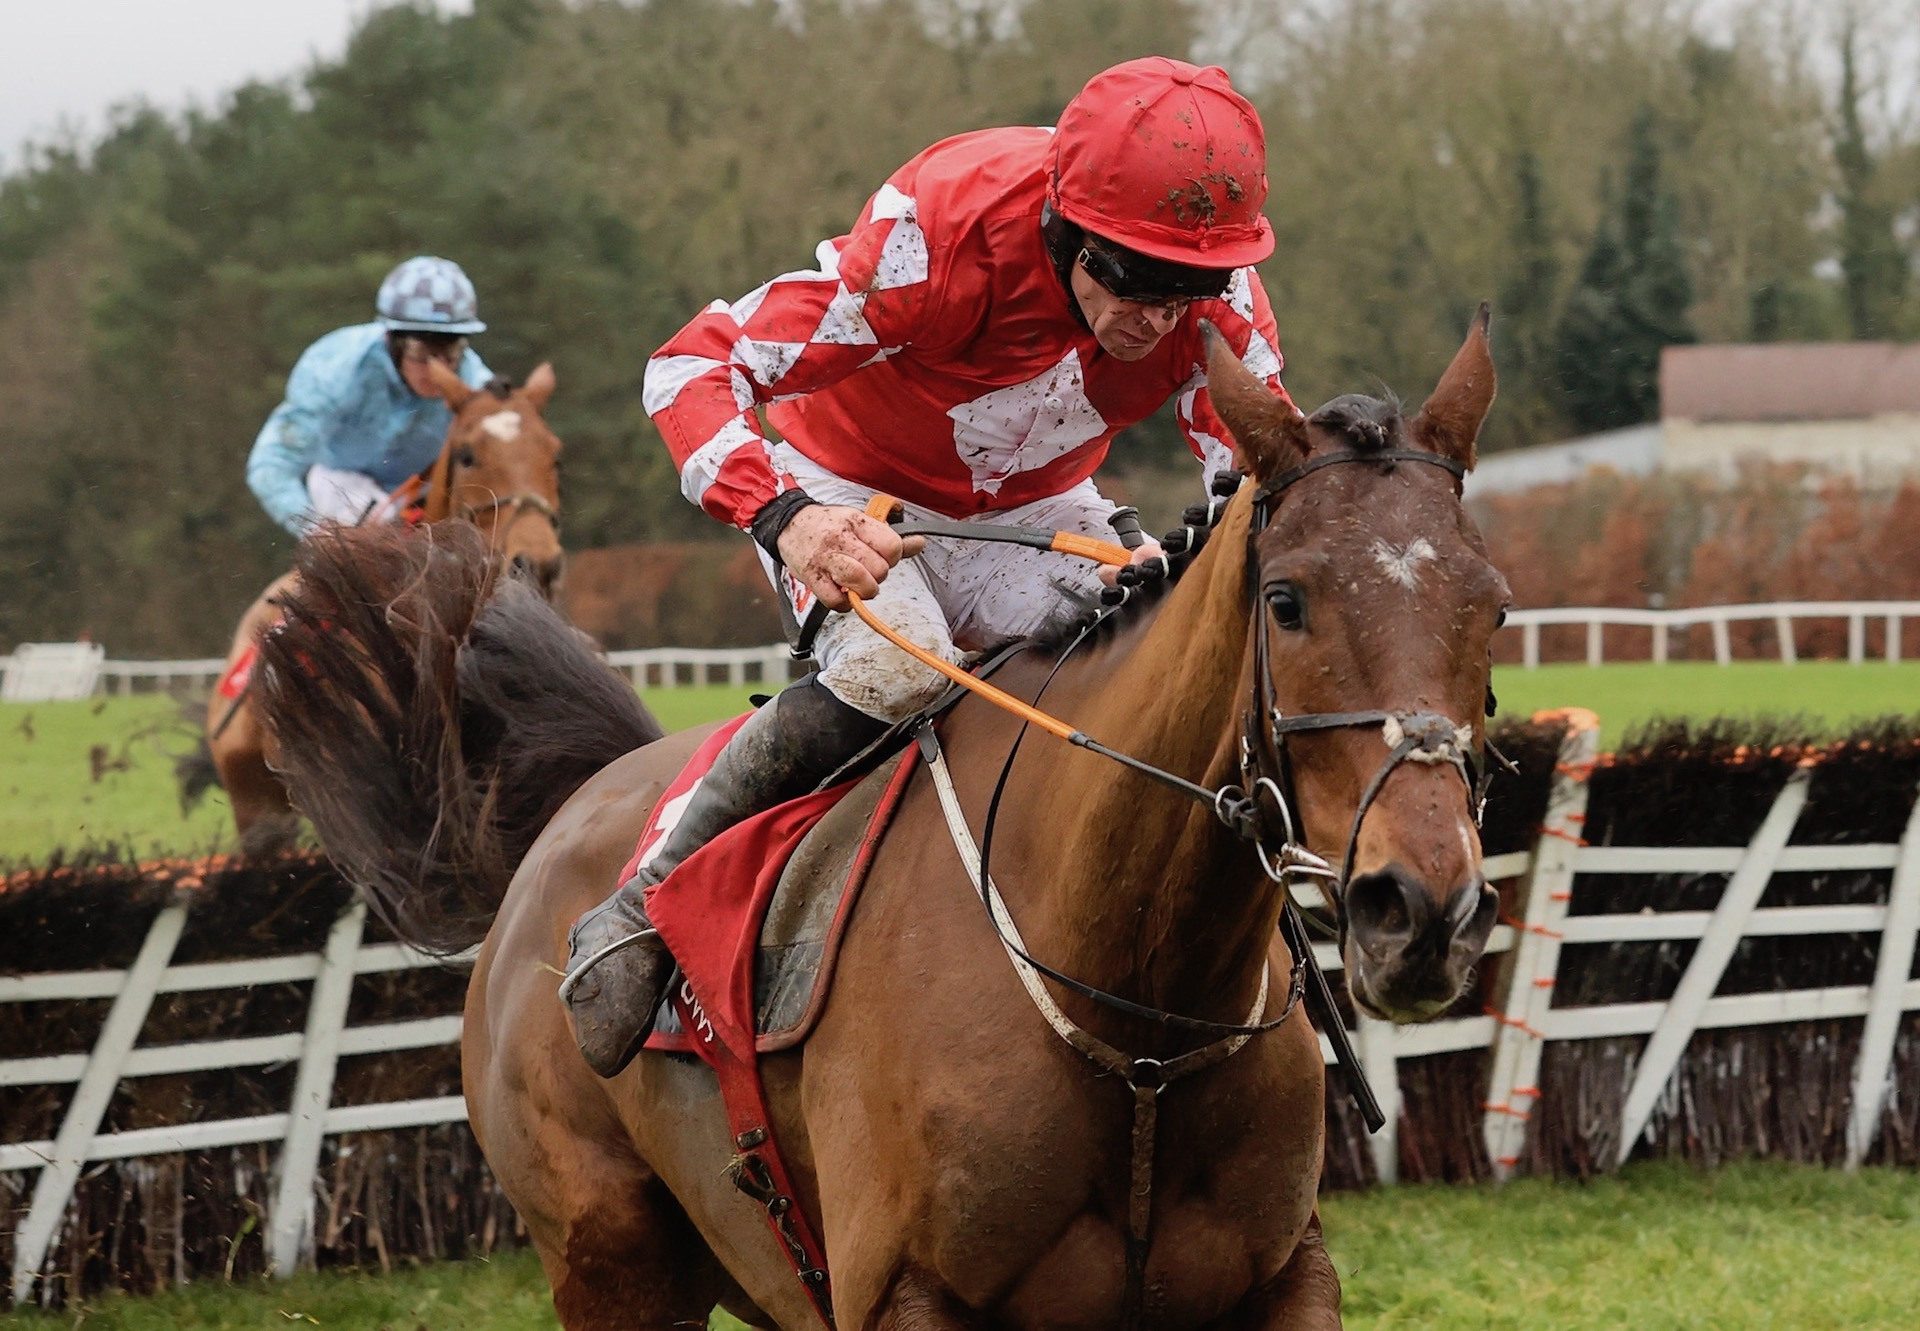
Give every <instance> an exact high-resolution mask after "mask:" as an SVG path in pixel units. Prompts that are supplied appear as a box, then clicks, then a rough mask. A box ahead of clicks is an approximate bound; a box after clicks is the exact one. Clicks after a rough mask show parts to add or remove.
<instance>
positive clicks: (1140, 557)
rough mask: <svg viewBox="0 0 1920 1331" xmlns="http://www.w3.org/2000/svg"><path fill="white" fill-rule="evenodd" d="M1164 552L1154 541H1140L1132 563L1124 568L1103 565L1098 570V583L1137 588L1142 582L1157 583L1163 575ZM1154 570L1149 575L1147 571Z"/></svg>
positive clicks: (1158, 543)
mask: <svg viewBox="0 0 1920 1331" xmlns="http://www.w3.org/2000/svg"><path fill="white" fill-rule="evenodd" d="M1166 562H1167V561H1166V551H1164V550H1162V549H1161V548H1160V542H1158V541H1155V540H1151V539H1149V540H1146V541H1142V542H1141V543H1140V544H1139V545H1137V546H1135V547H1134V551H1133V562H1132V563H1131V564H1128V565H1127V566H1126V567H1125V568H1115V567H1114V566H1113V565H1111V564H1108V565H1104V566H1103V567H1102V568H1101V570H1100V581H1101V582H1103V583H1105V584H1106V585H1107V586H1109V587H1137V586H1139V585H1140V584H1141V583H1143V582H1152V581H1157V580H1158V579H1159V578H1161V577H1162V576H1164V575H1165V573H1166V571H1167V568H1166ZM1149 569H1151V570H1154V571H1153V572H1152V573H1151V574H1149V573H1148V572H1147V570H1149Z"/></svg>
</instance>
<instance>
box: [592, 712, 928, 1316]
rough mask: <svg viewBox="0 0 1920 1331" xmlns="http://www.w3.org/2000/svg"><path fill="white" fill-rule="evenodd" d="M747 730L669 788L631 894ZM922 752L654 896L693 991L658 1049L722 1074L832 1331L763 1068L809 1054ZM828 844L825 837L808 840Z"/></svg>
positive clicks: (727, 840)
mask: <svg viewBox="0 0 1920 1331" xmlns="http://www.w3.org/2000/svg"><path fill="white" fill-rule="evenodd" d="M746 719H747V718H746V717H744V716H742V717H738V718H736V719H735V720H733V721H730V722H728V723H727V724H726V725H724V726H722V727H720V729H718V730H717V731H715V732H714V733H713V734H712V735H711V736H709V737H708V739H707V741H706V742H705V743H704V744H702V745H701V746H700V748H699V749H698V750H696V751H695V753H694V755H693V757H692V759H691V760H690V761H689V762H688V763H687V765H686V767H685V768H684V769H683V770H682V771H681V772H680V774H679V775H678V776H676V777H675V778H674V779H673V781H672V782H671V783H670V784H669V785H668V786H667V789H666V791H665V792H664V793H663V794H662V795H661V797H660V801H659V803H658V804H657V805H655V806H654V811H653V815H652V816H651V817H650V818H649V819H648V820H647V826H646V828H645V830H644V831H643V832H642V833H641V835H640V844H639V846H638V848H637V849H635V851H634V854H633V858H632V859H631V860H630V861H628V863H627V867H626V869H625V871H624V872H623V873H622V875H621V881H622V882H625V881H626V880H627V879H628V878H631V877H632V876H633V872H634V870H635V869H636V868H637V867H638V866H639V864H640V862H641V861H642V860H643V859H645V858H646V856H647V855H648V854H649V853H650V852H652V850H653V849H654V848H655V846H656V845H657V843H658V842H659V841H660V839H661V838H663V837H664V836H666V835H667V833H668V832H669V831H670V830H671V829H672V825H673V822H674V821H675V820H676V819H678V817H679V816H680V814H681V813H682V812H683V811H684V810H685V808H686V806H687V801H688V800H689V799H690V798H691V796H692V794H693V790H694V787H695V786H696V785H697V784H698V783H699V781H700V779H701V777H703V776H705V775H706V773H707V771H708V770H709V769H710V768H711V767H712V766H713V760H714V758H715V757H716V756H717V755H718V754H719V752H720V750H721V749H722V748H724V747H725V746H726V743H727V741H728V739H730V738H731V737H732V736H733V732H734V731H736V730H738V729H739V728H740V727H741V725H742V724H744V723H745V721H746ZM916 752H917V749H915V748H912V747H909V748H908V750H907V755H906V756H905V757H904V758H901V759H900V760H898V761H897V762H895V763H894V764H893V765H892V767H891V769H889V768H888V767H886V766H884V765H883V766H882V767H881V768H880V769H879V770H876V771H874V772H871V773H869V774H868V775H867V776H866V777H865V778H864V779H862V778H854V779H851V780H847V781H843V782H841V783H840V784H839V785H836V786H830V787H828V788H827V789H825V790H819V791H815V792H814V793H813V794H811V795H806V796H802V797H801V798H800V799H797V800H791V801H789V802H788V803H786V804H781V805H777V806H776V807H774V808H772V809H768V810H767V811H766V812H764V813H761V814H757V815H755V816H754V817H752V818H748V819H746V820H745V821H744V822H741V823H738V824H736V825H734V826H733V827H731V828H729V829H727V830H726V831H725V832H722V833H721V834H720V835H719V836H717V837H715V838H714V839H713V840H712V841H710V842H708V843H707V844H706V845H704V846H702V847H701V848H700V849H699V850H697V851H695V852H694V853H693V854H692V855H689V856H688V857H687V858H686V859H685V860H683V861H681V863H680V865H679V866H678V867H677V868H675V869H674V871H673V872H672V873H670V874H668V875H667V878H666V880H665V881H664V882H662V883H660V884H659V885H658V886H657V887H655V888H654V889H653V890H652V891H650V892H649V893H648V894H647V914H648V917H649V918H650V919H652V921H653V924H654V927H655V928H656V929H658V930H659V931H660V937H661V938H662V939H663V940H664V941H665V943H666V945H667V948H668V950H669V951H671V952H672V953H673V956H674V960H676V961H677V962H679V964H680V971H681V975H682V977H683V978H682V980H681V982H680V983H679V984H677V985H676V986H675V988H674V992H673V994H672V995H671V996H670V997H669V1000H668V1003H667V1004H666V1005H664V1008H663V1012H662V1014H661V1015H662V1017H663V1018H666V1017H669V1016H671V1017H675V1018H677V1020H675V1021H671V1022H669V1021H666V1020H662V1021H661V1022H659V1023H657V1024H656V1026H655V1028H654V1032H653V1034H652V1035H651V1036H649V1037H648V1039H647V1048H649V1049H655V1050H665V1051H669V1052H673V1051H682V1052H685V1051H691V1052H693V1053H695V1054H698V1055H699V1056H700V1058H701V1059H702V1060H703V1061H704V1062H706V1063H707V1064H708V1065H709V1066H710V1067H712V1068H713V1071H714V1075H715V1078H716V1079H717V1081H718V1082H719V1086H720V1098H721V1102H722V1104H723V1105H724V1106H725V1107H726V1113H727V1127H728V1133H729V1135H730V1136H731V1137H732V1139H733V1148H734V1151H735V1154H734V1156H733V1158H732V1160H731V1161H730V1162H729V1163H728V1166H727V1171H728V1173H729V1175H730V1176H731V1177H732V1179H733V1181H734V1184H735V1185H736V1186H737V1187H739V1188H740V1190H741V1191H742V1192H743V1193H745V1194H746V1195H747V1196H748V1197H750V1198H752V1199H753V1201H754V1203H755V1204H757V1205H758V1206H760V1207H761V1208H762V1210H763V1212H764V1218H765V1220H766V1223H767V1226H768V1228H769V1229H770V1230H771V1231H772V1234H773V1237H774V1241H775V1242H776V1244H777V1246H778V1248H779V1251H780V1252H781V1253H782V1255H784V1256H785V1257H786V1258H787V1260H788V1262H789V1263H790V1264H791V1265H792V1267H793V1271H794V1274H795V1276H796V1277H797V1278H798V1279H799V1281H800V1285H801V1288H802V1289H803V1290H804V1291H805V1292H806V1295H807V1298H808V1300H809V1301H810V1302H811V1303H812V1305H813V1309H814V1311H815V1313H817V1314H818V1315H819V1318H820V1321H821V1322H822V1323H823V1324H824V1325H825V1326H827V1327H829V1328H831V1327H832V1325H833V1316H832V1308H833V1296H832V1292H831V1289H830V1285H829V1280H828V1277H827V1256H826V1250H825V1248H824V1247H823V1246H822V1245H821V1243H820V1239H819V1236H818V1235H817V1234H816V1233H815V1232H814V1230H813V1227H812V1224H811V1223H810V1222H809V1220H808V1219H807V1215H806V1210H805V1207H804V1206H802V1205H799V1204H798V1200H799V1193H798V1190H797V1189H796V1188H795V1186H794V1181H793V1176H792V1173H791V1171H790V1170H788V1168H787V1166H786V1161H785V1160H784V1159H783V1158H782V1157H781V1154H780V1147H779V1143H778V1141H777V1140H776V1139H775V1133H774V1125H773V1119H772V1116H771V1114H770V1113H769V1111H768V1108H767V1102H766V1092H765V1088H764V1087H763V1086H762V1084H761V1080H760V1064H759V1058H760V1055H761V1053H763V1052H767V1051H770V1050H773V1049H783V1048H791V1047H792V1046H793V1045H796V1044H798V1043H800V1041H802V1040H804V1039H805V1038H806V1034H807V1032H808V1031H809V1030H810V1029H811V1028H812V1024H813V1020H814V1018H815V1017H816V1016H818V1014H819V1010H820V1007H821V1005H822V1003H823V1002H824V999H825V993H826V989H827V986H828V985H829V984H830V983H831V981H832V972H833V959H834V953H835V951H836V950H837V949H838V946H839V942H840V939H841V937H842V936H843V935H844V931H845V924H846V921H847V918H848V916H849V914H850V913H851V911H852V907H853V903H854V900H855V899H856V898H857V897H858V895H859V891H860V885H861V883H862V881H863V880H864V879H865V877H866V868H867V864H868V863H869V862H870V861H871V860H872V858H873V851H874V848H875V847H876V846H877V845H878V844H879V842H880V836H881V833H882V832H884V831H885V830H886V825H887V821H888V819H889V817H890V816H891V815H892V812H893V808H894V806H895V805H896V804H898V803H899V799H900V794H901V792H902V791H903V790H905V788H906V784H907V780H908V778H909V777H910V776H911V775H912V772H913V764H914V755H915V753H916ZM855 792H859V794H858V795H855ZM849 796H854V797H853V798H848V797H849ZM842 801H845V803H844V805H843V804H842ZM836 813H837V814H838V815H839V816H838V817H836V818H834V819H833V820H832V821H831V822H824V823H823V820H826V819H828V816H829V815H830V814H836ZM855 828H859V829H861V831H860V835H859V836H858V837H855V836H854V835H853V834H852V833H853V830H854V829H855ZM815 831H818V832H819V835H818V836H815V837H813V838H812V839H811V840H809V839H808V834H809V833H811V832H815ZM803 843H804V844H803ZM790 867H791V870H792V871H791V872H789V868H790ZM776 898H778V900H779V902H780V906H779V907H778V908H777V909H775V908H774V907H775V902H776ZM770 909H773V914H774V916H775V917H776V918H775V921H774V923H773V925H772V926H770V927H768V928H767V933H768V938H767V939H766V940H765V946H764V954H763V940H762V937H761V934H762V929H763V926H765V925H767V922H768V915H769V910H770ZM763 964H764V965H765V966H766V967H767V969H768V970H769V971H773V972H779V973H780V974H781V978H780V979H779V981H778V982H777V983H775V984H772V985H762V984H757V983H756V980H757V979H758V978H760V970H761V967H762V966H763ZM756 999H758V1000H759V1001H758V1006H759V1007H760V1009H761V1011H762V1012H763V1013H768V1012H771V1013H773V1014H775V1017H776V1019H775V1020H773V1021H771V1022H769V1023H767V1024H768V1025H770V1026H773V1027H776V1028H778V1029H776V1030H773V1031H771V1032H769V1033H768V1034H762V1035H759V1036H758V1037H757V1036H756V1031H755V1026H756V1011H755V1008H756ZM669 1009H670V1010H669Z"/></svg>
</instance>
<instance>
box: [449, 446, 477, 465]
mask: <svg viewBox="0 0 1920 1331" xmlns="http://www.w3.org/2000/svg"><path fill="white" fill-rule="evenodd" d="M453 465H454V466H456V467H471V466H472V465H473V450H472V449H471V448H467V447H464V446H463V447H461V448H459V449H456V450H455V451H454V454H453Z"/></svg>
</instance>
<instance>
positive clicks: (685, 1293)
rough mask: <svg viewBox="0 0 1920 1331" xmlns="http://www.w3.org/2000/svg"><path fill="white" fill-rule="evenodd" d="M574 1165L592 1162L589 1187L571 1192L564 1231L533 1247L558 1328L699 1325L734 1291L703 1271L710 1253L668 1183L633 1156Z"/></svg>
mask: <svg viewBox="0 0 1920 1331" xmlns="http://www.w3.org/2000/svg"><path fill="white" fill-rule="evenodd" d="M583 1154H584V1153H583ZM579 1163H581V1164H584V1165H590V1166H591V1167H592V1169H593V1171H594V1174H593V1185H592V1188H591V1190H590V1191H585V1192H576V1193H575V1195H574V1197H573V1198H572V1200H573V1202H574V1203H575V1204H576V1206H577V1208H578V1209H576V1210H575V1211H574V1213H573V1215H572V1216H571V1217H570V1220H569V1223H568V1224H567V1225H566V1226H565V1227H564V1230H563V1232H562V1234H561V1235H555V1236H553V1237H552V1238H549V1239H547V1240H546V1241H543V1242H541V1243H540V1245H539V1247H540V1260H541V1264H542V1265H543V1266H544V1267H545V1268H546V1272H547V1280H548V1283H549V1284H551V1285H552V1287H553V1309H554V1312H555V1313H556V1314H558V1316H559V1318H560V1325H561V1326H562V1327H564V1328H566V1331H624V1329H625V1328H632V1329H633V1331H654V1329H655V1328H658V1329H659V1331H665V1329H666V1328H668V1327H675V1326H705V1325H706V1322H707V1315H708V1313H709V1312H711V1311H712V1309H713V1307H714V1305H715V1304H716V1303H717V1302H719V1301H720V1300H721V1298H722V1297H723V1295H725V1294H728V1293H732V1292H733V1291H730V1290H727V1289H726V1288H724V1286H723V1284H722V1282H720V1281H718V1280H716V1279H714V1278H713V1276H712V1275H710V1274H708V1273H709V1272H710V1271H712V1269H713V1265H714V1263H713V1258H712V1255H711V1254H710V1253H709V1252H708V1251H707V1246H706V1244H705V1242H704V1241H703V1240H702V1239H701V1238H700V1235H699V1233H698V1232H696V1231H695V1229H694V1228H693V1225H692V1223H691V1222H690V1221H688V1219H687V1217H686V1214H685V1213H684V1212H683V1211H681V1210H680V1207H679V1205H678V1204H677V1203H676V1202H675V1201H674V1200H673V1198H672V1196H671V1195H670V1194H669V1193H668V1192H667V1189H666V1185H665V1184H663V1183H662V1182H661V1181H660V1180H659V1178H658V1177H657V1176H656V1175H655V1174H654V1173H653V1171H652V1170H650V1169H648V1168H647V1167H646V1166H645V1165H644V1164H642V1163H641V1162H640V1160H639V1159H638V1158H637V1157H633V1156H628V1157H626V1158H624V1159H614V1158H610V1157H609V1156H608V1155H607V1154H604V1153H598V1154H596V1157H595V1158H594V1159H593V1160H591V1161H587V1160H584V1159H583V1160H582V1161H580V1162H579ZM576 1177H578V1176H576ZM555 1239H557V1240H558V1241H557V1242H556V1241H554V1240H555Z"/></svg>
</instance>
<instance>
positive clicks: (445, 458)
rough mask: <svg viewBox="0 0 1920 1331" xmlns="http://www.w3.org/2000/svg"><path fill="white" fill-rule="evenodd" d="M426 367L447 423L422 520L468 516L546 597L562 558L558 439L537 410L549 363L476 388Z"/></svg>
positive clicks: (548, 389) (547, 391)
mask: <svg viewBox="0 0 1920 1331" xmlns="http://www.w3.org/2000/svg"><path fill="white" fill-rule="evenodd" d="M429 368H430V369H431V371H432V373H433V377H434V382H435V383H436V384H437V385H438V386H439V388H440V390H441V392H442V394H443V395H444V396H445V398H446V403H447V406H448V407H450V408H452V410H453V424H452V426H451V427H449V428H448V430H447V443H446V447H445V448H443V449H442V450H441V453H440V459H439V461H438V462H436V463H435V464H434V467H433V474H432V475H431V477H430V478H429V480H428V485H427V519H428V521H438V520H439V519H441V518H446V517H455V518H464V519H466V520H467V521H469V522H472V523H473V524H474V525H475V526H477V527H478V528H480V530H481V531H482V532H484V533H486V536H487V541H488V543H489V544H490V545H491V546H492V548H493V552H494V554H495V556H496V557H497V558H498V559H499V560H500V562H501V564H502V565H503V566H504V567H507V568H510V569H512V570H513V571H514V572H516V573H518V574H520V575H521V576H523V577H526V578H527V579H529V580H530V581H531V582H532V583H533V584H534V585H535V586H537V587H538V588H539V589H540V592H541V594H542V595H543V596H545V597H547V598H548V599H549V600H551V599H552V597H553V595H554V592H555V590H556V589H557V588H558V586H559V583H560V573H561V569H562V567H563V565H564V562H565V551H564V550H563V549H562V548H561V545H560V440H559V438H558V437H557V436H556V435H555V434H554V433H553V431H552V430H550V429H548V428H547V423H546V421H545V420H544V419H542V417H541V413H542V412H543V411H545V410H546V406H547V400H548V399H549V398H551V397H552V396H553V389H554V382H555V380H554V373H553V367H552V366H551V365H544V364H543V365H541V366H540V368H538V369H537V370H535V371H534V372H533V373H532V374H531V375H529V376H528V377H527V382H526V384H525V385H524V386H523V387H520V388H515V387H514V386H513V383H512V381H511V380H509V379H505V378H495V379H494V380H493V381H492V382H490V383H489V384H487V386H486V387H485V388H481V389H473V388H469V387H467V385H466V384H465V383H463V382H461V380H460V376H459V375H457V374H455V373H454V372H453V371H452V370H450V369H448V368H447V367H446V366H444V365H441V364H440V363H439V362H437V361H434V362H430V363H429Z"/></svg>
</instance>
